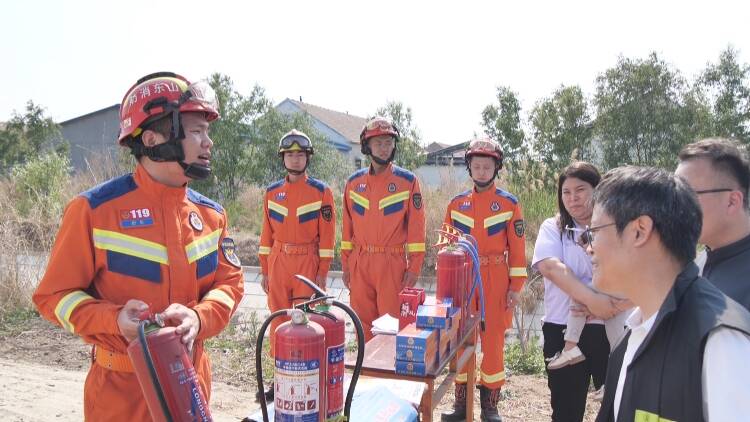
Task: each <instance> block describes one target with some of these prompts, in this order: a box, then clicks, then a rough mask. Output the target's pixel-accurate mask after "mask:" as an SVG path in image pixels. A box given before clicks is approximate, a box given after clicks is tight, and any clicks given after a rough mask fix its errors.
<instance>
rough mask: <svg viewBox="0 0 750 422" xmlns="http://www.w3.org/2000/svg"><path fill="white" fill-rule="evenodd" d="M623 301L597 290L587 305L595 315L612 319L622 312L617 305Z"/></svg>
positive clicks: (599, 317)
mask: <svg viewBox="0 0 750 422" xmlns="http://www.w3.org/2000/svg"><path fill="white" fill-rule="evenodd" d="M621 302H623V300H622V299H617V298H614V297H612V296H608V295H605V294H602V293H596V292H595V293H594V294H593V295H592V297H591V298H590V299H589V300H588V301H587V302H586V303H585V305H586V308H588V310H589V311H590V312H591V314H592V315H593V316H594V317H596V318H598V319H610V318H612V317H613V316H615V315H617V314H618V313H620V310H619V309H618V307H617V306H618V305H619V304H620V303H621Z"/></svg>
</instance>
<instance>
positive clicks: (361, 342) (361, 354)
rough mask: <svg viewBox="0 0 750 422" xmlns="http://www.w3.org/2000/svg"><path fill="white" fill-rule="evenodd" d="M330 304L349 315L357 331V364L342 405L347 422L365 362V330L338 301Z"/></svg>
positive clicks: (348, 309) (355, 317)
mask: <svg viewBox="0 0 750 422" xmlns="http://www.w3.org/2000/svg"><path fill="white" fill-rule="evenodd" d="M331 303H332V304H333V305H334V306H337V307H339V308H341V309H343V310H344V312H346V313H347V314H348V315H349V318H351V319H352V322H354V328H355V329H356V330H357V362H356V364H355V365H354V371H352V379H351V380H350V381H349V391H347V393H346V402H345V404H344V417H345V418H346V420H347V421H348V420H349V415H350V414H351V413H350V410H351V407H352V398H353V397H354V388H355V387H356V386H357V380H358V379H359V373H360V372H362V362H363V361H364V360H365V330H364V328H363V327H362V321H360V319H359V317H358V316H357V314H356V313H355V312H354V310H353V309H352V308H350V307H349V306H347V305H346V304H345V303H342V302H339V301H338V300H334V301H332V302H331Z"/></svg>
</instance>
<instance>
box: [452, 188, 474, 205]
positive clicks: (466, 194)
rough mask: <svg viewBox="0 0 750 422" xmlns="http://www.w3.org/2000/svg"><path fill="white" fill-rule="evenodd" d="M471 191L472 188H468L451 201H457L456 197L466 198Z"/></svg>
mask: <svg viewBox="0 0 750 422" xmlns="http://www.w3.org/2000/svg"><path fill="white" fill-rule="evenodd" d="M470 193H471V191H470V190H467V191H465V192H461V193H459V194H458V195H456V196H454V197H453V199H451V202H453V201H455V200H456V199H460V198H466V197H467V196H469V194H470Z"/></svg>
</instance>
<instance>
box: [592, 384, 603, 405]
mask: <svg viewBox="0 0 750 422" xmlns="http://www.w3.org/2000/svg"><path fill="white" fill-rule="evenodd" d="M591 400H593V401H595V402H597V403H601V402H602V400H604V386H603V385H602V386H601V387H599V389H598V390H596V391H594V393H593V394H591Z"/></svg>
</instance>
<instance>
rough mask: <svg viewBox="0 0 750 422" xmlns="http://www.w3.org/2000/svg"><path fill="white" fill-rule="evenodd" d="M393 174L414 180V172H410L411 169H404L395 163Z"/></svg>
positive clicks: (410, 180)
mask: <svg viewBox="0 0 750 422" xmlns="http://www.w3.org/2000/svg"><path fill="white" fill-rule="evenodd" d="M393 174H395V175H396V176H398V177H402V178H404V179H406V180H408V181H409V182H413V181H414V173H412V172H410V171H409V170H406V169H402V168H401V167H399V166H397V165H394V166H393Z"/></svg>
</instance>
